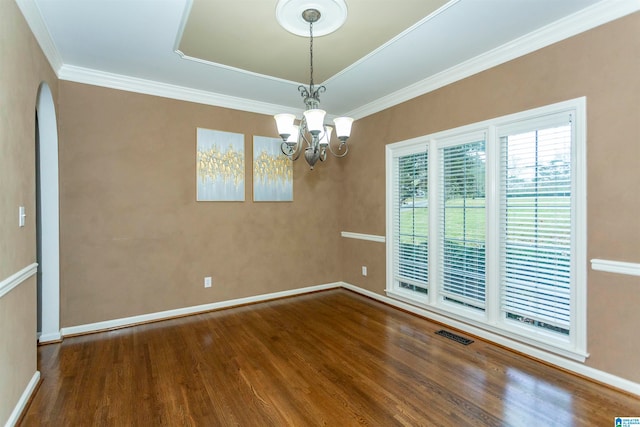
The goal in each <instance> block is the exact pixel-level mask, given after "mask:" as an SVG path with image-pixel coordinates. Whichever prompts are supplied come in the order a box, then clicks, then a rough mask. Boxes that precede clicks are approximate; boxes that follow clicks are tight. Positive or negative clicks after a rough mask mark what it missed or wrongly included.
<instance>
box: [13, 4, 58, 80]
mask: <svg viewBox="0 0 640 427" xmlns="http://www.w3.org/2000/svg"><path fill="white" fill-rule="evenodd" d="M16 3H17V5H18V8H19V9H20V11H21V12H22V15H23V16H24V19H25V20H26V21H27V25H29V28H30V29H31V32H32V33H33V35H34V36H35V38H36V40H37V42H38V44H39V45H40V49H42V52H43V53H44V56H45V57H46V58H47V61H49V65H51V68H53V72H54V73H56V75H57V74H58V72H59V71H60V68H61V67H62V65H63V64H64V62H63V61H62V57H61V56H60V52H58V48H57V47H56V44H55V43H54V42H53V38H52V37H51V34H50V33H49V29H48V28H47V25H46V24H45V23H44V20H43V19H42V14H41V13H40V9H39V8H38V5H36V3H35V1H33V0H16Z"/></svg>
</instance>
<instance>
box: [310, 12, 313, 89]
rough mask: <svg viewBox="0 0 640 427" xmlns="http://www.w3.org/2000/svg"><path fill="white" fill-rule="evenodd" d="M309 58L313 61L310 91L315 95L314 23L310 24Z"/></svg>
mask: <svg viewBox="0 0 640 427" xmlns="http://www.w3.org/2000/svg"><path fill="white" fill-rule="evenodd" d="M309 58H310V61H311V64H310V67H309V68H310V70H311V78H310V81H311V82H310V84H309V86H310V88H309V89H310V91H311V92H312V93H313V22H310V23H309Z"/></svg>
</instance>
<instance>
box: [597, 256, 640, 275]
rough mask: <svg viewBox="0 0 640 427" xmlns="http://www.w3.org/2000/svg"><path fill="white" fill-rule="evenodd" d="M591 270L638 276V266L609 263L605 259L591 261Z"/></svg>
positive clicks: (639, 265)
mask: <svg viewBox="0 0 640 427" xmlns="http://www.w3.org/2000/svg"><path fill="white" fill-rule="evenodd" d="M591 269H592V270H596V271H606V272H608V273H617V274H627V275H630V276H640V264H639V263H635V262H622V261H610V260H606V259H597V258H596V259H592V260H591Z"/></svg>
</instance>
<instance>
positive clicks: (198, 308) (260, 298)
mask: <svg viewBox="0 0 640 427" xmlns="http://www.w3.org/2000/svg"><path fill="white" fill-rule="evenodd" d="M340 286H342V282H335V283H327V284H324V285H317V286H309V287H306V288H299V289H292V290H289V291H281V292H273V293H270V294H262V295H256V296H252V297H246V298H238V299H232V300H227V301H220V302H214V303H210V304H202V305H195V306H191V307H184V308H177V309H174V310H166V311H160V312H156V313H148V314H142V315H139V316H131V317H125V318H122V319H113V320H105V321H103V322H96V323H89V324H85V325H78V326H71V327H67V328H62V330H61V333H62V336H63V337H64V336H69V335H77V334H87V333H92V332H99V331H105V330H109V329H114V328H122V327H125V326H133V325H136V324H140V323H146V322H153V321H157V320H165V319H171V318H174V317H180V316H186V315H190V314H198V313H204V312H207V311H212V310H219V309H223V308H230V307H235V306H239V305H244V304H253V303H257V302H265V301H269V300H273V299H278V298H285V297H290V296H294V295H301V294H307V293H310V292H317V291H324V290H327V289H335V288H339V287H340Z"/></svg>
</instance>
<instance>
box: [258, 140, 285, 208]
mask: <svg viewBox="0 0 640 427" xmlns="http://www.w3.org/2000/svg"><path fill="white" fill-rule="evenodd" d="M281 143H282V139H280V138H268V137H265V136H254V137H253V201H254V202H292V201H293V162H292V161H291V159H289V158H288V157H287V156H285V155H284V154H282V151H281V150H280V144H281Z"/></svg>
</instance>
